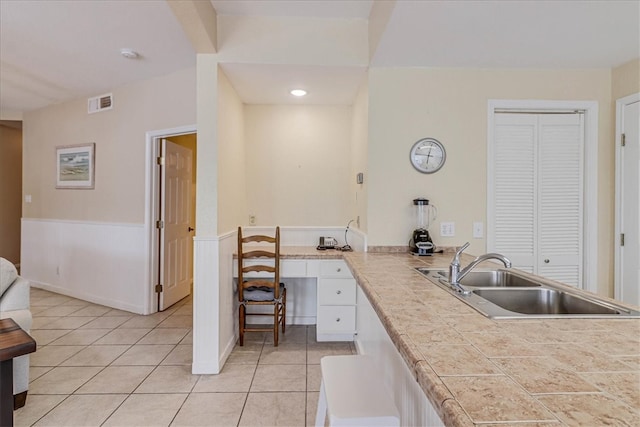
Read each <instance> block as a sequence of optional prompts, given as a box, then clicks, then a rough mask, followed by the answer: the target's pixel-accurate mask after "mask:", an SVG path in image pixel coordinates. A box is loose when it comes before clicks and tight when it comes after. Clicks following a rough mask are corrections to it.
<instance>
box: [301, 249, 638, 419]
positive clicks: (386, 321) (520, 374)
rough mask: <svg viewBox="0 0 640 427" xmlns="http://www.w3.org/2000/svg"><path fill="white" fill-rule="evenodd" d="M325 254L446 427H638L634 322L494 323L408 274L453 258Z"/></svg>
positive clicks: (445, 256)
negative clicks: (345, 271) (347, 276)
mask: <svg viewBox="0 0 640 427" xmlns="http://www.w3.org/2000/svg"><path fill="white" fill-rule="evenodd" d="M298 249H299V248H298ZM314 251H315V249H314ZM315 252H317V251H315ZM331 253H334V255H337V256H334V257H335V258H341V257H344V259H345V260H346V261H347V264H348V265H349V267H350V268H351V271H352V273H353V274H354V277H355V278H356V280H357V282H358V284H359V285H360V286H361V287H362V289H363V291H364V292H365V294H366V295H367V297H368V298H369V300H370V302H371V305H372V306H373V308H374V309H375V311H376V312H377V314H378V316H379V318H380V320H381V321H382V323H383V325H384V326H385V328H386V330H387V332H388V334H389V336H390V337H391V340H392V341H393V342H394V344H395V346H396V348H397V349H398V351H399V352H400V354H401V355H402V357H403V358H404V360H405V361H406V363H407V365H408V366H409V368H410V369H412V370H414V372H415V375H416V378H417V381H418V383H419V384H420V386H421V387H422V389H423V390H424V392H425V394H426V396H427V397H428V399H429V400H430V401H431V403H432V405H433V407H434V408H435V410H436V411H437V412H438V414H439V415H440V417H441V419H442V420H443V422H444V423H445V424H446V425H447V426H471V425H483V426H487V425H493V424H500V425H518V426H522V427H525V426H527V427H528V426H533V425H535V426H561V425H570V426H603V425H615V426H638V425H640V319H622V320H618V319H534V320H528V319H523V320H491V319H489V318H486V317H484V316H483V315H481V314H480V313H478V312H476V311H475V310H474V309H472V308H471V307H469V306H467V305H466V304H464V303H463V302H462V301H459V300H458V299H457V298H455V297H454V296H452V295H450V294H449V293H448V292H447V291H445V290H443V289H441V288H440V287H438V286H437V285H435V284H433V283H431V282H430V281H429V280H428V279H426V278H425V277H423V276H422V275H420V274H419V273H418V272H416V271H415V270H414V267H418V266H430V267H435V268H438V267H441V268H447V267H448V265H449V262H450V260H451V255H449V254H446V255H435V256H433V257H415V256H412V255H410V254H406V253H405V254H399V253H396V254H391V253H387V254H384V253H361V252H348V253H342V252H336V251H331ZM301 255H302V254H301ZM327 256H328V254H327ZM471 259H472V258H471V257H469V256H468V255H465V258H464V259H463V264H465V265H466V263H468V262H469V261H470V260H471ZM516 423H517V424H516Z"/></svg>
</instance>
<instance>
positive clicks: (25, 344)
mask: <svg viewBox="0 0 640 427" xmlns="http://www.w3.org/2000/svg"><path fill="white" fill-rule="evenodd" d="M34 351H36V342H35V341H34V340H33V338H31V336H30V335H29V334H27V333H26V332H25V331H23V330H22V329H21V328H20V326H18V324H17V323H16V322H14V321H13V319H1V320H0V426H2V427H4V426H13V359H14V358H15V357H18V356H22V355H23V354H28V353H33V352H34Z"/></svg>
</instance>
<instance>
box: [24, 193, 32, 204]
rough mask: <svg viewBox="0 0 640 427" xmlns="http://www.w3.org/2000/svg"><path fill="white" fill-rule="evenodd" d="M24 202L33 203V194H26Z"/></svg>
mask: <svg viewBox="0 0 640 427" xmlns="http://www.w3.org/2000/svg"><path fill="white" fill-rule="evenodd" d="M24 202H25V203H31V194H25V196H24Z"/></svg>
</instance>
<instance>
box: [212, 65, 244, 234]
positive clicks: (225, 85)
mask: <svg viewBox="0 0 640 427" xmlns="http://www.w3.org/2000/svg"><path fill="white" fill-rule="evenodd" d="M218 156H219V160H218V233H219V234H223V233H225V232H227V231H232V230H235V229H236V228H237V227H238V226H239V225H247V224H248V214H247V187H246V184H245V182H246V180H245V143H244V111H243V104H242V101H241V100H240V98H239V97H238V94H237V93H236V91H235V89H234V88H233V86H231V83H230V82H229V80H228V79H227V76H225V74H224V72H223V71H222V70H219V71H218Z"/></svg>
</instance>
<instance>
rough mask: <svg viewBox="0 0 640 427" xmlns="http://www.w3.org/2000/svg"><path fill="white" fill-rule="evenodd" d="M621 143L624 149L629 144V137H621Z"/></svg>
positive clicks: (623, 135)
mask: <svg viewBox="0 0 640 427" xmlns="http://www.w3.org/2000/svg"><path fill="white" fill-rule="evenodd" d="M620 141H621V143H622V146H623V147H624V146H625V145H626V144H627V135H625V134H624V133H623V134H622V135H620Z"/></svg>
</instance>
